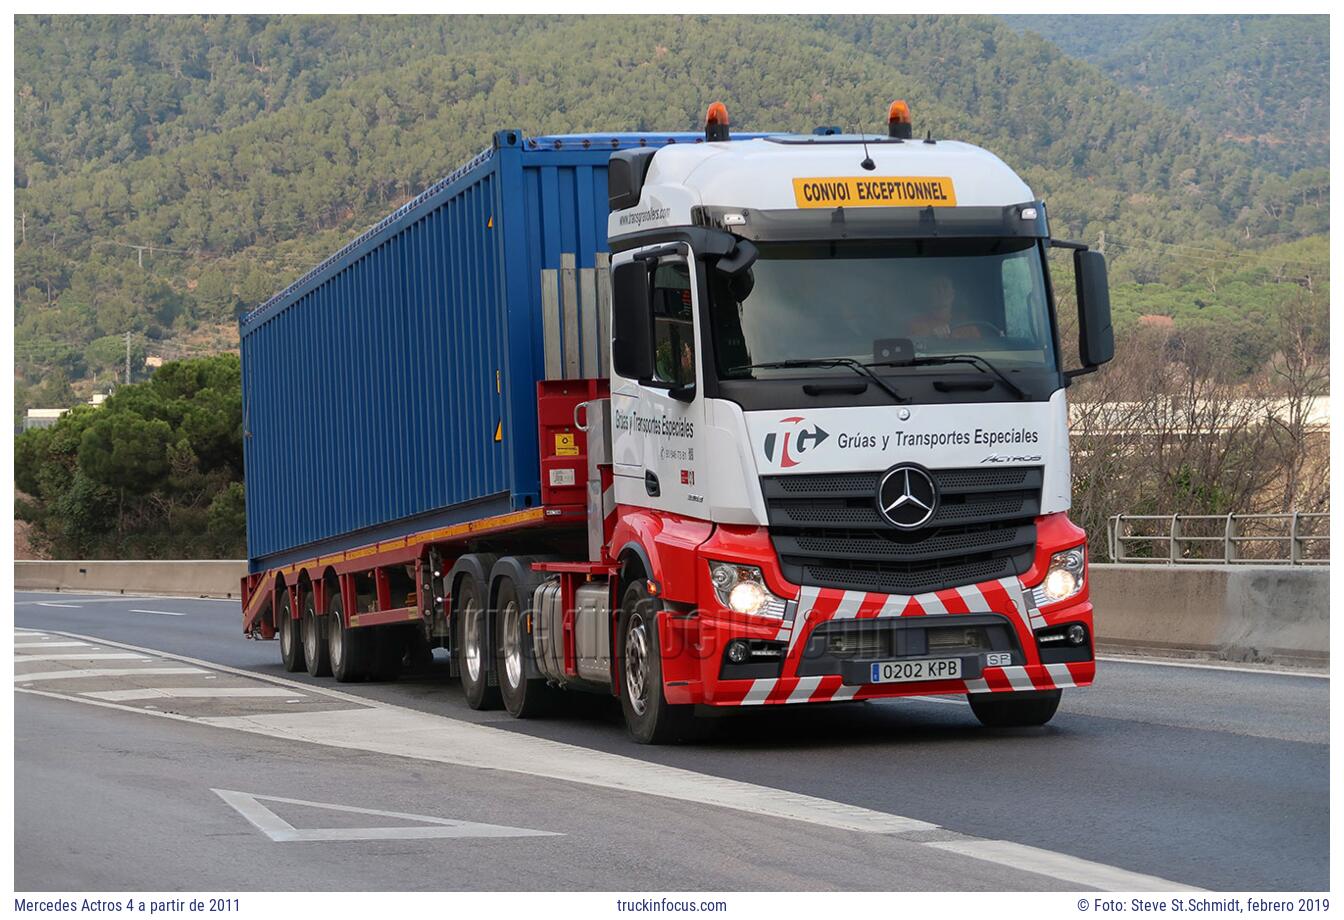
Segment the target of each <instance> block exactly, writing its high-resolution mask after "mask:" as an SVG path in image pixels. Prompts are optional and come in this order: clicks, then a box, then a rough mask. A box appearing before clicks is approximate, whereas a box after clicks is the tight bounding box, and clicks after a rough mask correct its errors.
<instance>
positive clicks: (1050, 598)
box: [1031, 546, 1087, 607]
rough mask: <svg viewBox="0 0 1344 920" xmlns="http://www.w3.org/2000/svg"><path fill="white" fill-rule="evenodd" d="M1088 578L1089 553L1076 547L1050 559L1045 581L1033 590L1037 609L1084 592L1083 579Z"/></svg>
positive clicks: (1082, 548)
mask: <svg viewBox="0 0 1344 920" xmlns="http://www.w3.org/2000/svg"><path fill="white" fill-rule="evenodd" d="M1086 576H1087V551H1086V549H1085V548H1084V547H1081V546H1075V547H1074V548H1073V549H1066V550H1064V551H1063V552H1059V553H1055V554H1054V555H1053V556H1051V557H1050V567H1049V568H1048V569H1047V570H1046V572H1045V580H1044V581H1042V582H1041V583H1040V584H1039V585H1038V586H1037V587H1035V588H1034V589H1032V592H1031V594H1032V599H1033V600H1035V601H1036V606H1037V607H1043V606H1045V605H1046V604H1058V603H1059V602H1060V601H1066V600H1068V599H1069V598H1071V597H1073V596H1074V595H1075V594H1077V593H1078V592H1079V591H1081V590H1083V579H1084V578H1085V577H1086Z"/></svg>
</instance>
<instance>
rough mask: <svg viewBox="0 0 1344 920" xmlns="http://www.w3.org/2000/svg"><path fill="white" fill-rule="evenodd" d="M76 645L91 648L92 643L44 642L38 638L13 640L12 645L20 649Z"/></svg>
mask: <svg viewBox="0 0 1344 920" xmlns="http://www.w3.org/2000/svg"><path fill="white" fill-rule="evenodd" d="M76 646H84V647H87V648H93V644H92V643H89V642H44V641H41V640H39V641H37V642H18V641H15V643H14V647H15V648H16V649H20V648H75V647H76Z"/></svg>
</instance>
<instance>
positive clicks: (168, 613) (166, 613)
mask: <svg viewBox="0 0 1344 920" xmlns="http://www.w3.org/2000/svg"><path fill="white" fill-rule="evenodd" d="M131 613H157V614H158V615H159V616H161V617H184V616H186V614H185V613H174V612H173V611H171V610H137V609H136V608H134V607H132V608H131Z"/></svg>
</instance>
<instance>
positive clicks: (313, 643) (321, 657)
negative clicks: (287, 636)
mask: <svg viewBox="0 0 1344 920" xmlns="http://www.w3.org/2000/svg"><path fill="white" fill-rule="evenodd" d="M299 635H300V637H301V638H302V639H303V658H304V663H305V664H307V665H308V674H309V676H310V677H327V676H329V675H330V674H331V660H330V659H329V658H328V657H327V643H326V636H324V635H323V630H322V621H321V620H319V619H318V618H317V604H316V603H315V602H314V600H313V592H312V591H311V590H309V591H307V592H305V593H304V595H303V617H302V619H300V620H299Z"/></svg>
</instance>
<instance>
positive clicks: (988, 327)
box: [948, 319, 1003, 339]
mask: <svg viewBox="0 0 1344 920" xmlns="http://www.w3.org/2000/svg"><path fill="white" fill-rule="evenodd" d="M968 327H972V328H975V329H979V330H981V335H982V337H984V338H995V339H1001V338H1003V330H1002V329H1000V328H999V327H998V326H996V325H994V324H993V323H990V322H986V321H985V320H981V319H972V320H967V321H966V322H964V323H957V324H956V325H954V326H952V327H951V328H950V329H949V330H948V331H949V332H951V333H952V334H953V335H956V332H957V330H958V329H966V328H968Z"/></svg>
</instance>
